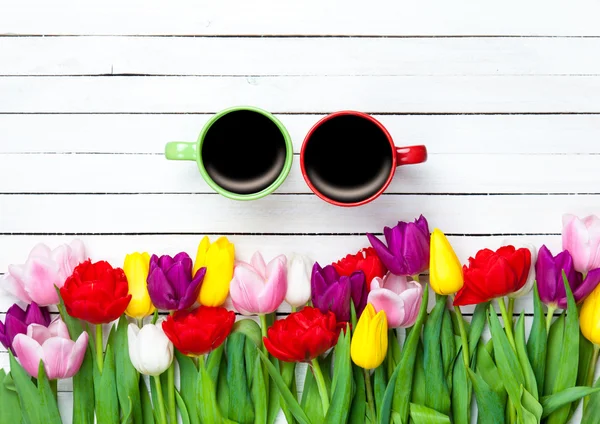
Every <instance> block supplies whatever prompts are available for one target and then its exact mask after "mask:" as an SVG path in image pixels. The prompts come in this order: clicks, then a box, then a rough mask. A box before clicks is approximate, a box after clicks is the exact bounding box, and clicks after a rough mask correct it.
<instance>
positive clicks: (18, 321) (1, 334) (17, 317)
mask: <svg viewBox="0 0 600 424" xmlns="http://www.w3.org/2000/svg"><path fill="white" fill-rule="evenodd" d="M29 324H39V325H42V326H44V327H48V325H50V312H48V308H45V307H42V308H40V307H39V306H38V304H37V303H31V304H30V305H27V309H25V310H23V309H21V307H20V306H19V305H17V304H16V303H15V304H14V305H12V306H11V307H10V308H8V311H7V312H6V318H5V319H4V323H2V322H0V343H2V344H3V345H4V347H5V348H7V349H10V350H11V351H12V352H13V354H14V353H15V351H14V349H13V348H12V344H13V340H14V339H15V336H16V335H17V334H27V326H28V325H29Z"/></svg>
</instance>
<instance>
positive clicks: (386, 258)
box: [367, 233, 404, 274]
mask: <svg viewBox="0 0 600 424" xmlns="http://www.w3.org/2000/svg"><path fill="white" fill-rule="evenodd" d="M367 238H368V239H369V242H370V243H371V246H372V247H373V249H375V252H376V253H377V256H379V259H380V260H381V262H383V264H384V265H385V267H386V268H387V269H389V270H390V271H391V272H393V273H394V274H402V273H403V271H404V269H403V268H402V267H401V266H399V265H398V263H397V262H396V258H395V256H394V254H393V253H392V252H390V250H389V249H388V247H387V246H386V245H385V244H384V243H383V242H382V241H381V240H379V239H378V238H377V237H375V236H374V235H373V234H369V233H367Z"/></svg>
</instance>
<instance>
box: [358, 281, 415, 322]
mask: <svg viewBox="0 0 600 424" xmlns="http://www.w3.org/2000/svg"><path fill="white" fill-rule="evenodd" d="M422 296H423V287H422V286H421V284H419V283H417V282H416V281H408V280H407V279H406V277H405V276H402V275H395V274H392V273H388V274H387V275H386V276H385V277H384V278H379V277H375V278H374V279H373V281H372V282H371V291H370V292H369V297H368V299H367V303H370V304H372V305H373V307H374V308H375V311H376V312H379V311H385V315H386V317H387V321H388V327H389V328H398V327H402V328H407V327H411V326H412V325H413V324H414V323H415V321H416V319H417V315H418V314H419V309H421V300H422Z"/></svg>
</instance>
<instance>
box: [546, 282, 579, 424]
mask: <svg viewBox="0 0 600 424" xmlns="http://www.w3.org/2000/svg"><path fill="white" fill-rule="evenodd" d="M563 284H564V286H565V290H566V293H567V314H566V317H565V331H564V336H563V340H562V346H561V353H560V362H559V369H558V373H557V375H556V379H555V380H554V384H553V386H552V391H551V394H555V393H559V392H561V391H563V390H565V389H568V388H569V387H574V386H575V385H576V384H577V367H578V362H579V314H578V310H577V304H576V303H575V299H574V298H573V293H571V287H570V286H569V281H568V280H567V277H566V275H565V272H564V270H563ZM570 412H571V407H570V405H565V406H563V407H562V408H560V409H558V410H556V411H554V412H553V413H552V414H550V415H549V416H548V424H562V423H564V422H566V421H567V419H568V417H569V415H570Z"/></svg>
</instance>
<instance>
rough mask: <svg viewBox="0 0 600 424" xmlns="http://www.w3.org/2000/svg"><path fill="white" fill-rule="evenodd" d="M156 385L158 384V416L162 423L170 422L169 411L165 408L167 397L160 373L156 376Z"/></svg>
mask: <svg viewBox="0 0 600 424" xmlns="http://www.w3.org/2000/svg"><path fill="white" fill-rule="evenodd" d="M154 385H155V386H156V397H157V399H158V417H159V418H160V424H168V422H167V411H166V410H165V399H164V397H163V391H162V385H161V384H160V375H155V376H154Z"/></svg>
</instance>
